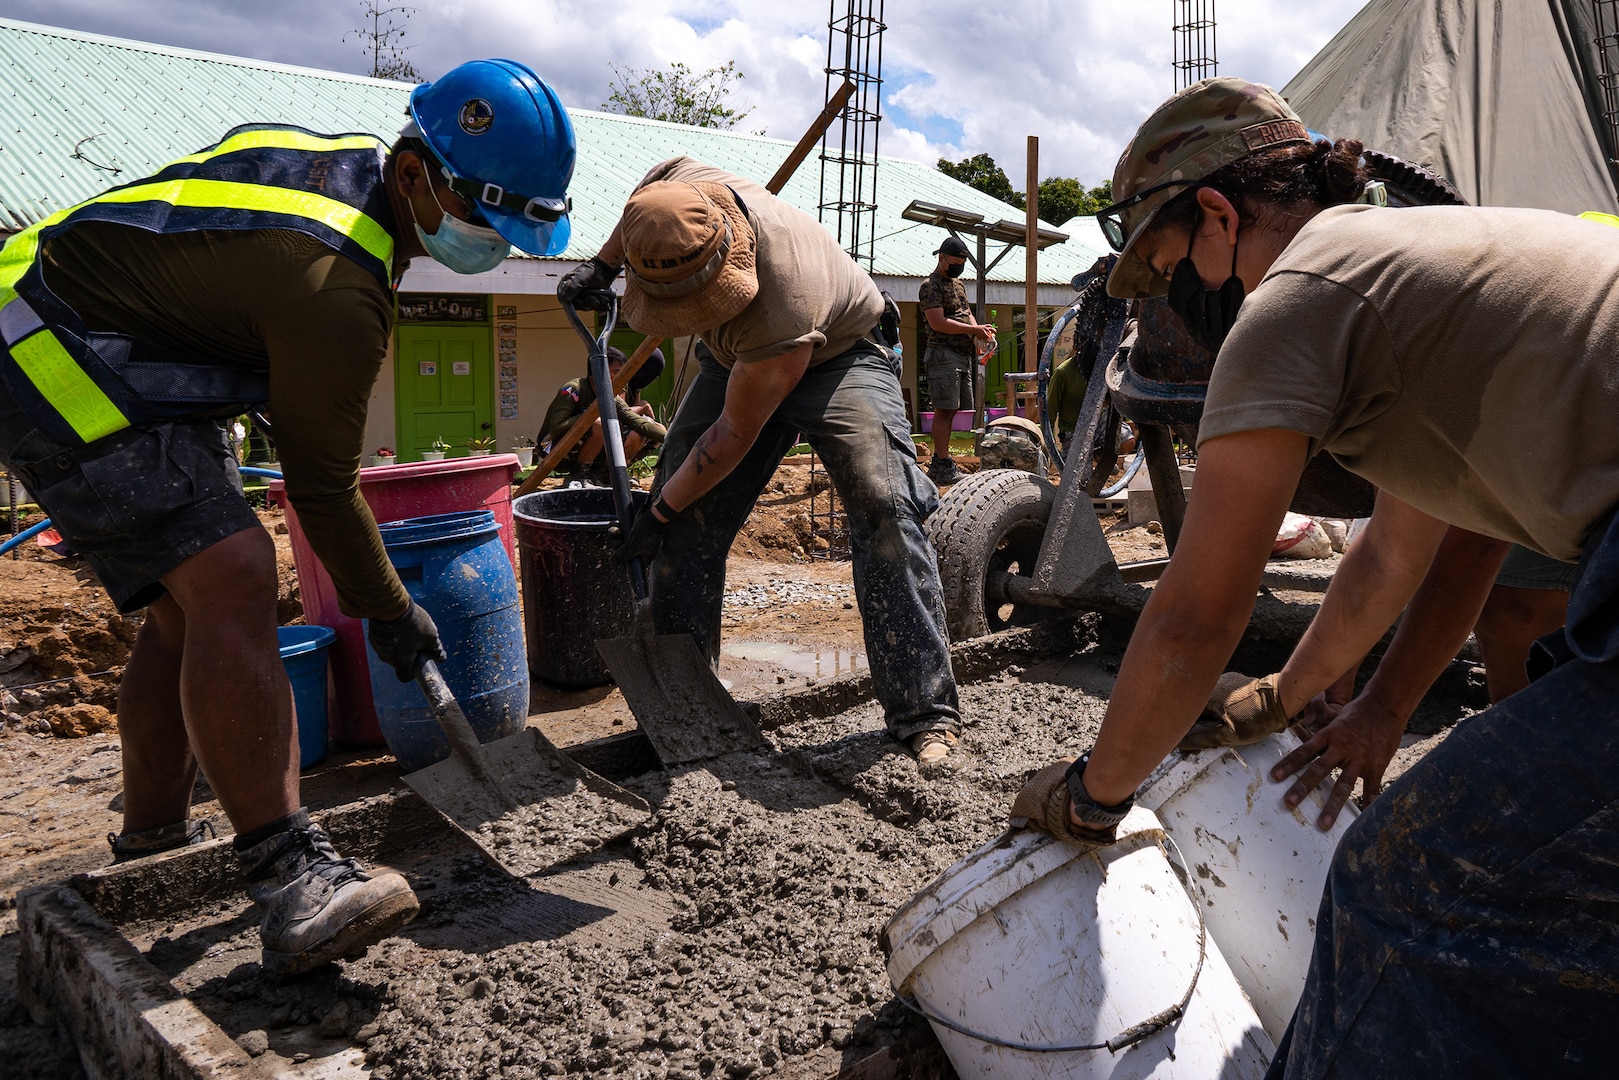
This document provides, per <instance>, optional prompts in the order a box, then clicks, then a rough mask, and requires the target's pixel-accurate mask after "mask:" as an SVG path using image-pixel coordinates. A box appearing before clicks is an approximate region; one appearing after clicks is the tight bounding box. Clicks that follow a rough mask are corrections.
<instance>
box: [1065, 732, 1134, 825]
mask: <svg viewBox="0 0 1619 1080" xmlns="http://www.w3.org/2000/svg"><path fill="white" fill-rule="evenodd" d="M1090 760H1091V752H1090V751H1089V750H1087V751H1085V753H1083V754H1081V755H1080V756H1079V759H1078V760H1077V761H1075V762H1074V763H1073V764H1072V765H1070V766H1068V777H1067V779H1068V797H1069V798H1070V799H1072V800H1073V801H1074V818H1075V819H1076V820H1077V821H1079V822H1080V823H1081V824H1084V825H1089V826H1090V827H1092V828H1095V829H1111V828H1113V827H1114V826H1116V825H1118V823H1119V822H1121V821H1123V820H1124V815H1126V814H1128V813H1129V812H1130V808H1131V807H1133V806H1134V805H1135V804H1136V797H1135V795H1134V794H1133V793H1132V794H1131V795H1130V797H1129V798H1128V799H1125V800H1124V801H1123V802H1121V803H1118V804H1117V805H1115V806H1103V805H1102V804H1101V803H1099V802H1097V801H1096V800H1095V799H1093V798H1091V797H1090V794H1089V793H1088V792H1087V791H1086V790H1085V784H1084V783H1083V777H1084V776H1085V766H1086V764H1088V763H1089V762H1090Z"/></svg>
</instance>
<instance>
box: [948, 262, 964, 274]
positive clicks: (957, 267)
mask: <svg viewBox="0 0 1619 1080" xmlns="http://www.w3.org/2000/svg"><path fill="white" fill-rule="evenodd" d="M965 269H967V264H966V263H952V264H951V265H949V266H947V267H945V268H944V273H945V276H946V277H960V276H961V272H962V271H963V270H965Z"/></svg>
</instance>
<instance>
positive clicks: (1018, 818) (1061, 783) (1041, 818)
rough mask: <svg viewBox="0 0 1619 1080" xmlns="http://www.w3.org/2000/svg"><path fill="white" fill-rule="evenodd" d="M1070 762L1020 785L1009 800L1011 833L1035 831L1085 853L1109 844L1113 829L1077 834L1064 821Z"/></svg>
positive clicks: (1054, 764) (1064, 761)
mask: <svg viewBox="0 0 1619 1080" xmlns="http://www.w3.org/2000/svg"><path fill="white" fill-rule="evenodd" d="M1073 763H1074V759H1073V758H1063V759H1062V760H1061V761H1055V762H1052V763H1051V764H1050V765H1047V766H1046V767H1045V768H1043V769H1041V770H1040V771H1039V772H1037V773H1035V774H1034V775H1033V776H1031V777H1029V779H1028V780H1027V781H1026V782H1025V783H1024V785H1023V789H1022V790H1021V791H1019V792H1018V793H1017V798H1016V799H1014V800H1012V813H1011V815H1010V818H1009V822H1008V823H1009V824H1010V825H1011V826H1012V828H1014V829H1039V830H1040V831H1041V832H1045V833H1050V834H1051V835H1052V836H1055V837H1056V838H1057V839H1058V840H1066V841H1068V842H1069V843H1073V844H1082V845H1084V846H1085V847H1086V848H1087V849H1089V850H1094V849H1095V848H1099V847H1103V846H1104V845H1107V844H1111V843H1113V841H1114V840H1115V839H1116V832H1117V829H1116V828H1114V829H1107V830H1105V831H1103V830H1090V829H1086V830H1077V829H1075V828H1074V827H1073V822H1072V821H1071V820H1070V819H1069V817H1068V799H1069V796H1068V766H1070V765H1072V764H1073Z"/></svg>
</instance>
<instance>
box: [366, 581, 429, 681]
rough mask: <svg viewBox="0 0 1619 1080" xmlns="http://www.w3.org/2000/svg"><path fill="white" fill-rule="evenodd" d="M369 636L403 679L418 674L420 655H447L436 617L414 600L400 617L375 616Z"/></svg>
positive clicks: (376, 650)
mask: <svg viewBox="0 0 1619 1080" xmlns="http://www.w3.org/2000/svg"><path fill="white" fill-rule="evenodd" d="M366 636H367V637H369V638H370V639H371V648H372V649H373V650H374V651H375V652H376V654H377V656H378V658H379V659H381V660H382V662H383V663H385V664H387V665H388V666H389V667H391V668H393V669H394V674H395V675H398V676H399V681H400V682H410V680H412V679H414V678H415V677H416V657H417V656H419V655H423V656H426V657H427V658H428V659H429V660H443V659H444V658H445V655H446V654H445V652H444V643H443V642H442V641H440V640H439V638H438V627H437V626H435V625H433V617H432V616H431V615H429V614H428V613H427V612H426V611H424V610H423V609H422V607H421V605H419V604H417V603H416V601H414V600H412V601H411V602H410V607H408V608H406V609H405V613H404V614H403V615H401V616H399V618H397V619H391V620H390V619H372V620H371V629H370V632H369V633H368V634H367V635H366Z"/></svg>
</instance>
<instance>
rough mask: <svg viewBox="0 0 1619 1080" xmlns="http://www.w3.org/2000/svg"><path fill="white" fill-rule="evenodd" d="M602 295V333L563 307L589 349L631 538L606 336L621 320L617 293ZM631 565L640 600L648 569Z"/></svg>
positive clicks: (606, 444) (623, 528)
mask: <svg viewBox="0 0 1619 1080" xmlns="http://www.w3.org/2000/svg"><path fill="white" fill-rule="evenodd" d="M599 297H600V299H601V301H602V303H603V308H602V310H603V311H604V312H605V313H606V317H605V318H604V319H603V320H602V329H601V333H600V334H598V335H597V336H595V337H592V336H591V334H590V330H589V329H588V328H586V326H585V324H584V320H582V319H580V318H579V313H578V312H577V311H575V310H574V306H573V305H572V304H569V303H564V304H563V305H562V310H563V313H564V314H566V315H567V316H568V321H569V322H570V323H572V324H573V329H574V333H576V334H578V335H579V337H580V339H581V340H582V341H584V343H585V346H586V348H588V349H589V350H590V387H591V389H592V390H593V391H595V394H596V405H597V408H598V409H599V411H600V412H601V423H602V447H603V450H604V452H605V453H606V454H607V464H608V466H609V468H610V469H611V476H612V480H613V508H614V509H615V510H617V511H618V529H619V534H620V535H621V536H624V537H625V538H628V537H629V535H630V526H631V525H633V524H634V523H635V504H634V502H632V501H631V500H632V498H633V496H632V495H631V492H632V490H633V489H632V488H631V487H630V467H629V463H628V462H627V461H626V460H625V459H624V436H623V433H622V432H621V431H620V430H619V424H618V409H617V407H616V406H614V405H613V397H614V394H613V373H612V371H611V370H610V369H609V368H608V366H607V339H608V337H609V336H610V335H611V334H612V332H613V327H614V326H616V325H617V324H618V294H616V293H613V292H609V291H603V292H602V293H600V294H599ZM629 565H630V589H631V590H632V591H633V592H634V593H635V602H636V603H637V604H640V603H641V602H642V601H644V600H645V599H646V572H645V570H644V569H643V568H642V566H641V560H640V559H632V560H630V564H629Z"/></svg>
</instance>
